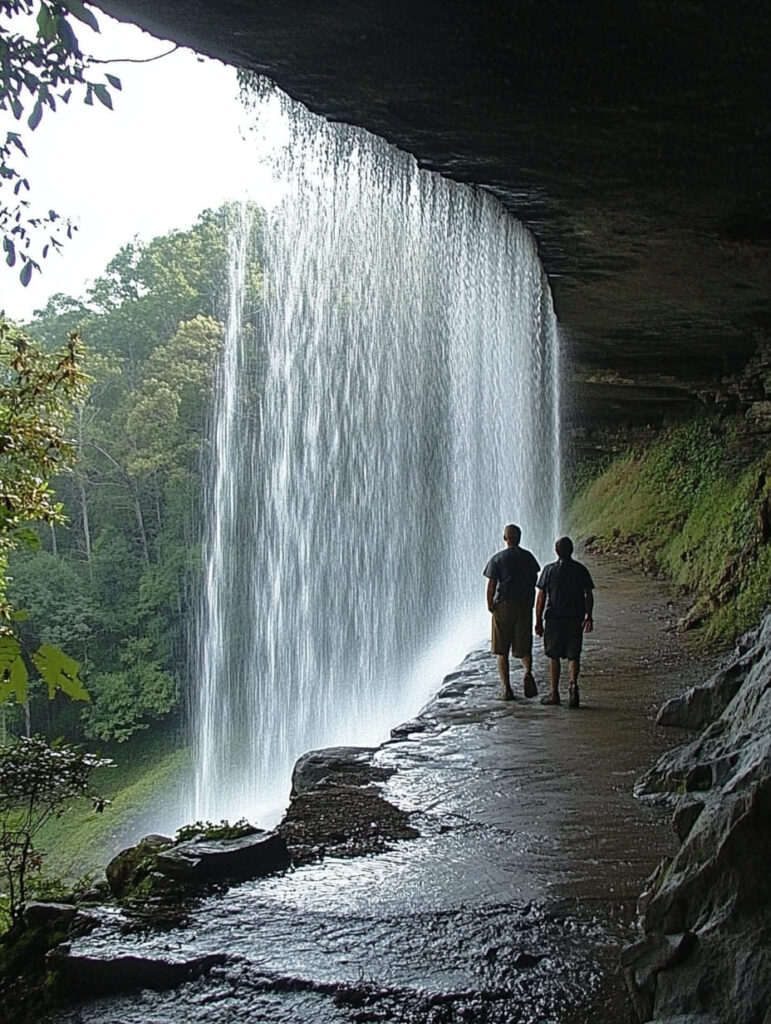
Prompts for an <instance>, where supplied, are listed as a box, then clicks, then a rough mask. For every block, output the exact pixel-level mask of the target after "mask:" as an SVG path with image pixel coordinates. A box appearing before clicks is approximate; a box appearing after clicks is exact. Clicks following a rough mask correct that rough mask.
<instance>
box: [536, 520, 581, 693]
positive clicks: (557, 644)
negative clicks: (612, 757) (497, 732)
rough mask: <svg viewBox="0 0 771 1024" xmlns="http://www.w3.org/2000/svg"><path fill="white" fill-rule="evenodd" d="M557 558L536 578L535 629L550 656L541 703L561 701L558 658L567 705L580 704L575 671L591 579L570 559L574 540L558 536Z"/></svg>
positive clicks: (547, 654)
mask: <svg viewBox="0 0 771 1024" xmlns="http://www.w3.org/2000/svg"><path fill="white" fill-rule="evenodd" d="M554 550H555V551H556V553H557V561H556V562H550V563H549V565H545V566H544V568H543V571H542V572H541V575H540V578H539V580H538V596H537V598H536V603H535V631H536V633H537V634H538V636H542V637H543V647H544V651H545V653H546V657H547V658H548V659H549V670H550V676H551V679H550V682H551V688H550V690H549V694H548V695H547V696H546V697H542V698H541V703H542V704H559V703H560V691H559V682H560V659H561V658H567V659H568V671H569V672H570V695H569V700H568V706H569V707H571V708H577V707H580V699H579V694H578V673H579V671H580V669H581V648H582V646H583V637H584V633H591V631H592V628H593V619H592V611H593V610H594V594H593V591H594V581H593V580H592V577H591V575H590V574H589V570H588V569H587V568H586V566H585V565H582V564H581V563H580V562H576V561H575V559H574V558H573V541H572V540H571V539H570V537H560V539H559V540H558V541H557V543H556V544H555V546H554Z"/></svg>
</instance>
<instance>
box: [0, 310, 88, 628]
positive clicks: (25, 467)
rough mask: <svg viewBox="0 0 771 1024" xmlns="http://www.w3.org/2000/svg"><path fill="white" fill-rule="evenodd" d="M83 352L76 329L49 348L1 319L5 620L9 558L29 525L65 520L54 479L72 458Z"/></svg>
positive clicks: (0, 555)
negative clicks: (72, 420)
mask: <svg viewBox="0 0 771 1024" xmlns="http://www.w3.org/2000/svg"><path fill="white" fill-rule="evenodd" d="M81 358H82V346H81V343H80V338H79V336H78V334H77V333H76V332H75V333H72V334H71V335H70V337H69V339H68V341H67V345H66V346H65V347H64V348H63V349H61V350H60V351H58V352H54V353H51V354H48V353H45V352H43V351H42V350H41V349H40V348H39V347H38V346H37V345H35V343H34V342H32V340H31V339H30V338H29V337H28V336H27V335H26V334H24V333H23V332H22V331H19V330H17V329H16V328H15V327H13V326H12V325H11V324H10V323H9V322H8V321H6V320H5V319H3V318H0V616H2V617H5V618H6V619H8V617H9V615H10V608H9V606H8V603H7V601H6V598H5V578H4V576H5V571H6V568H7V559H8V554H9V552H10V551H11V550H12V549H13V548H14V547H15V546H16V545H17V544H18V543H20V542H21V541H22V540H24V539H25V536H26V535H25V534H24V532H23V528H24V527H25V526H26V525H27V524H29V523H33V522H39V521H42V522H46V523H60V522H63V520H64V515H63V511H62V507H61V504H60V503H59V502H57V501H56V499H55V495H54V492H53V489H52V487H51V485H50V483H49V478H50V477H51V476H52V475H54V474H55V473H57V472H60V471H61V470H62V469H64V468H65V467H66V466H68V465H69V464H70V463H71V462H72V460H73V458H74V447H73V444H72V441H71V439H70V438H69V437H68V436H67V434H66V433H65V428H66V424H67V421H68V419H69V417H70V416H71V407H72V403H73V401H76V400H77V399H78V397H79V396H80V395H81V394H82V393H83V389H84V387H85V382H86V377H85V375H84V374H83V372H82V370H81V369H80V363H81Z"/></svg>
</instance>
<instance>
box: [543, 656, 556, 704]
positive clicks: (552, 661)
mask: <svg viewBox="0 0 771 1024" xmlns="http://www.w3.org/2000/svg"><path fill="white" fill-rule="evenodd" d="M549 682H550V684H551V687H550V689H549V692H548V694H547V695H546V696H545V697H542V698H541V703H542V704H559V702H560V660H559V658H549Z"/></svg>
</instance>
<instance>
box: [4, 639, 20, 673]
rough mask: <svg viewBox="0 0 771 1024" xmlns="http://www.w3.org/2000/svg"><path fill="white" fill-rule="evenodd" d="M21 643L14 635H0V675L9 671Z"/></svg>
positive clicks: (17, 655) (17, 654)
mask: <svg viewBox="0 0 771 1024" xmlns="http://www.w3.org/2000/svg"><path fill="white" fill-rule="evenodd" d="M20 651H21V644H20V643H19V641H18V640H17V639H16V637H15V636H8V635H7V634H6V635H5V636H0V675H3V674H4V673H6V672H8V671H10V668H11V665H12V664H13V661H14V659H15V658H18V657H19V653H20Z"/></svg>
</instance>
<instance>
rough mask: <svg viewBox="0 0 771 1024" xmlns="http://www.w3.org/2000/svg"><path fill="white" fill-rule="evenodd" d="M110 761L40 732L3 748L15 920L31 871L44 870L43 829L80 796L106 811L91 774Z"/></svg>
mask: <svg viewBox="0 0 771 1024" xmlns="http://www.w3.org/2000/svg"><path fill="white" fill-rule="evenodd" d="M108 763H109V762H108V761H106V760H105V759H102V758H98V757H96V756H94V755H93V754H89V753H86V752H85V751H83V750H81V749H80V748H77V747H71V746H67V745H66V744H63V743H52V744H49V743H48V742H46V740H44V739H43V738H42V737H40V736H34V737H31V738H27V737H21V738H20V739H19V740H17V741H16V742H15V743H13V744H11V745H10V746H6V747H2V748H0V871H1V872H2V875H3V881H4V885H5V889H6V891H5V896H6V898H7V900H8V915H9V917H10V919H11V920H12V921H16V920H18V919H19V917H20V914H21V909H22V906H23V904H24V901H25V900H26V898H27V893H28V890H29V876H30V873H31V872H33V871H36V870H39V869H40V864H41V859H40V856H39V854H38V853H37V851H36V850H35V846H34V841H35V838H36V836H37V834H38V833H39V831H40V829H41V828H43V826H44V825H45V824H46V823H47V822H48V821H50V820H51V819H52V818H58V817H61V815H62V814H64V813H65V811H66V810H67V809H68V808H69V806H70V805H71V803H72V802H73V801H74V800H76V799H78V798H82V797H88V798H89V799H91V800H92V802H93V805H94V807H95V808H96V809H97V810H102V809H103V808H104V806H105V803H106V801H105V800H104V798H103V797H101V796H100V795H99V794H97V793H95V792H94V791H93V790H92V789H91V786H90V778H91V773H92V772H93V771H94V769H95V768H99V767H103V766H105V765H107V764H108Z"/></svg>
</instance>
